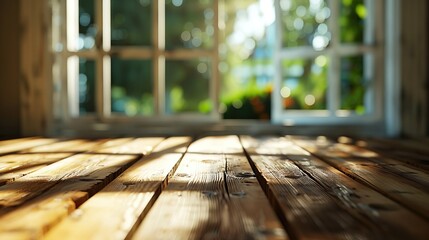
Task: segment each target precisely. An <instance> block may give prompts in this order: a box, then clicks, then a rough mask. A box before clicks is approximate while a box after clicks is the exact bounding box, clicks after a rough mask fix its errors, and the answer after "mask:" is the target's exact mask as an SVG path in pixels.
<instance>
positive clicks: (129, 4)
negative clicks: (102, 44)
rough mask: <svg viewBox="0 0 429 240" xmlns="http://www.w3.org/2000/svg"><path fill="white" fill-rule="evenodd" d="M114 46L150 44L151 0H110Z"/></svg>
mask: <svg viewBox="0 0 429 240" xmlns="http://www.w3.org/2000/svg"><path fill="white" fill-rule="evenodd" d="M111 9H112V10H111V26H112V29H111V38H112V45H114V46H130V45H131V46H136V45H140V46H141V45H145V46H150V45H152V1H151V0H125V1H124V0H111Z"/></svg>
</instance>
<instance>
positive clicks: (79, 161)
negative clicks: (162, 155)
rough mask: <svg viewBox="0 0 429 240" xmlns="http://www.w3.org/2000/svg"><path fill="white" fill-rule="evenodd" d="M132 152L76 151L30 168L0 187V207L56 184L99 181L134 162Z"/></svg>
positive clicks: (11, 205) (19, 201) (20, 202)
mask: <svg viewBox="0 0 429 240" xmlns="http://www.w3.org/2000/svg"><path fill="white" fill-rule="evenodd" d="M135 160H136V157H135V156H133V155H128V156H127V155H124V156H111V155H102V154H79V155H75V156H72V157H69V158H66V159H64V160H61V161H58V162H56V163H53V164H51V165H49V166H46V167H44V168H42V169H39V170H37V171H34V172H32V173H30V174H28V175H26V176H23V177H21V178H19V179H17V180H16V181H14V182H11V183H9V184H6V185H3V186H1V187H0V209H1V208H7V207H13V206H17V205H20V204H22V203H24V202H25V201H28V200H29V199H32V198H34V197H37V196H38V195H40V194H41V193H43V192H45V191H47V190H48V189H50V188H52V187H53V186H55V185H57V184H69V183H70V182H75V181H81V182H85V181H91V180H94V181H101V180H103V179H105V178H108V177H109V176H110V175H114V174H115V172H117V171H119V170H120V169H121V168H122V167H123V166H126V165H127V164H130V163H131V162H133V161H135Z"/></svg>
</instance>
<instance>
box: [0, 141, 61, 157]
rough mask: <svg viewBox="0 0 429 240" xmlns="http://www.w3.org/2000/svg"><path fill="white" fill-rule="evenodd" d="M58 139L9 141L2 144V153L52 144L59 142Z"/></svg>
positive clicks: (0, 153)
mask: <svg viewBox="0 0 429 240" xmlns="http://www.w3.org/2000/svg"><path fill="white" fill-rule="evenodd" d="M57 141H58V140H56V139H45V138H31V139H27V138H25V139H20V140H18V141H9V142H6V143H4V144H2V145H0V155H3V154H8V153H13V152H18V151H21V150H25V149H28V148H33V147H36V146H41V145H46V144H51V143H54V142H57Z"/></svg>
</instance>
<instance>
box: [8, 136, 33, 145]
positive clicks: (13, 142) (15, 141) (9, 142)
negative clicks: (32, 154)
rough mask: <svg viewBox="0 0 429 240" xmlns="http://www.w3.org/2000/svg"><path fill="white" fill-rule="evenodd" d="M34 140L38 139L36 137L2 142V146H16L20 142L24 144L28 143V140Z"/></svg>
mask: <svg viewBox="0 0 429 240" xmlns="http://www.w3.org/2000/svg"><path fill="white" fill-rule="evenodd" d="M32 139H36V138H35V137H26V138H15V139H7V140H1V141H0V146H4V145H10V144H16V143H19V142H24V141H28V140H32Z"/></svg>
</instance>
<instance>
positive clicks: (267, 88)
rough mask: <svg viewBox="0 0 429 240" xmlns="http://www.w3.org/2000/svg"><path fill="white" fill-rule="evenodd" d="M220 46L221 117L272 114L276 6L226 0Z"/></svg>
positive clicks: (255, 0) (242, 117)
mask: <svg viewBox="0 0 429 240" xmlns="http://www.w3.org/2000/svg"><path fill="white" fill-rule="evenodd" d="M224 9H225V11H224V12H222V15H221V17H220V19H221V24H224V25H225V28H223V30H222V32H221V36H224V37H223V38H221V40H220V46H219V56H220V63H219V67H218V69H219V72H220V76H221V81H222V84H221V87H222V88H221V90H222V91H221V95H220V98H221V103H220V109H219V111H220V113H221V114H223V118H224V119H263V120H268V119H270V116H271V86H272V83H273V78H274V73H275V69H274V61H273V57H274V48H275V40H276V33H275V24H274V22H275V9H274V4H273V2H270V1H258V0H248V1H240V2H236V1H226V2H225V6H224Z"/></svg>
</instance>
